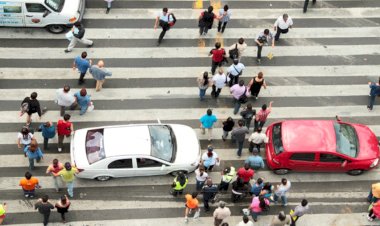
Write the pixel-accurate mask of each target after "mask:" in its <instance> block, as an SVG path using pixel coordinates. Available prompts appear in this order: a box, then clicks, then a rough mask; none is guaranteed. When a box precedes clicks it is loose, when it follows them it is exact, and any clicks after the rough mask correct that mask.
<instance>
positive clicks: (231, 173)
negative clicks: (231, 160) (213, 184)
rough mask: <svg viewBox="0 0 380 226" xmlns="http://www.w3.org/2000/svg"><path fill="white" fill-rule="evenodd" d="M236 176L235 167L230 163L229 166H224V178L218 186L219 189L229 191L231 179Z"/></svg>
mask: <svg viewBox="0 0 380 226" xmlns="http://www.w3.org/2000/svg"><path fill="white" fill-rule="evenodd" d="M235 176H236V170H235V167H233V166H232V165H230V166H229V167H226V168H224V170H223V171H222V179H221V181H220V184H219V188H218V189H219V191H227V190H228V187H229V185H230V183H231V181H232V180H233V179H234V178H235Z"/></svg>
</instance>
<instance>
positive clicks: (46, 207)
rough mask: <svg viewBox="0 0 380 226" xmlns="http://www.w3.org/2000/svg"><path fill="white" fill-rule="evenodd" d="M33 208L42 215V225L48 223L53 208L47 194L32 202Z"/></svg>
mask: <svg viewBox="0 0 380 226" xmlns="http://www.w3.org/2000/svg"><path fill="white" fill-rule="evenodd" d="M34 209H35V210H38V212H39V213H40V214H42V215H43V216H44V222H43V224H44V226H46V225H48V223H49V218H50V213H51V210H52V209H54V206H53V204H51V203H50V202H49V196H48V195H44V196H42V198H40V199H38V201H37V203H36V204H34Z"/></svg>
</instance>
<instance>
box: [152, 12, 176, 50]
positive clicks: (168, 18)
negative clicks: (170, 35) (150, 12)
mask: <svg viewBox="0 0 380 226" xmlns="http://www.w3.org/2000/svg"><path fill="white" fill-rule="evenodd" d="M175 20H176V19H175V17H174V15H173V14H172V13H168V8H166V7H165V8H163V9H162V12H160V13H159V14H158V15H157V17H156V22H155V23H154V30H157V26H158V25H160V27H161V28H162V31H161V33H160V37H159V38H158V42H157V46H159V45H160V44H161V42H162V39H163V38H164V36H165V34H166V31H168V30H169V29H170V24H169V23H175Z"/></svg>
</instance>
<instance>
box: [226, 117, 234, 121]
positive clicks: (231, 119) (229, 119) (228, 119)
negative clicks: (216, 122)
mask: <svg viewBox="0 0 380 226" xmlns="http://www.w3.org/2000/svg"><path fill="white" fill-rule="evenodd" d="M226 121H234V120H233V118H231V117H228V118H227V120H226Z"/></svg>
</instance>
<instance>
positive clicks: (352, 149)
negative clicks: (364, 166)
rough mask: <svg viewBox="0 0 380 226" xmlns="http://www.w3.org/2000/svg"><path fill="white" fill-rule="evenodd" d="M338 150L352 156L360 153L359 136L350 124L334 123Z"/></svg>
mask: <svg viewBox="0 0 380 226" xmlns="http://www.w3.org/2000/svg"><path fill="white" fill-rule="evenodd" d="M334 129H335V135H336V151H337V152H339V153H342V154H344V155H347V156H350V157H356V156H357V154H358V137H357V135H356V131H355V129H354V128H353V127H352V126H350V125H348V124H341V123H338V122H335V123H334Z"/></svg>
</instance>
